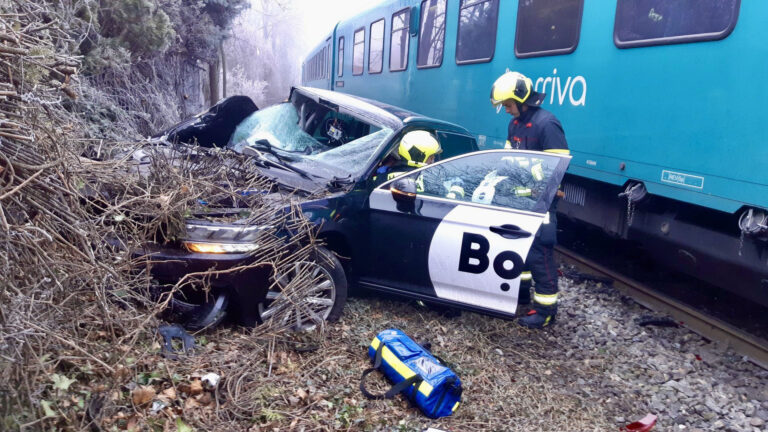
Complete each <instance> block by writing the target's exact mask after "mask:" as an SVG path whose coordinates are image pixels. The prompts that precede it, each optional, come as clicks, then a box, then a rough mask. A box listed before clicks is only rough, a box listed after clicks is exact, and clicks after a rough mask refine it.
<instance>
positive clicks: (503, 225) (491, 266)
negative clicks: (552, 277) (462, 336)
mask: <svg viewBox="0 0 768 432" xmlns="http://www.w3.org/2000/svg"><path fill="white" fill-rule="evenodd" d="M543 220H544V215H540V214H535V213H528V212H512V211H504V210H496V209H493V208H487V207H481V206H471V205H458V206H456V207H455V208H454V209H453V210H451V211H450V212H449V213H448V214H447V215H446V216H445V217H444V218H443V221H442V222H441V223H440V225H439V226H438V227H437V230H436V231H435V234H434V236H433V237H432V242H431V244H430V247H429V275H430V278H431V280H432V284H433V286H434V289H435V293H436V295H437V297H439V298H442V299H446V300H453V301H457V302H461V303H466V304H469V305H474V306H478V307H483V308H488V309H493V310H498V311H502V312H506V313H510V314H511V313H514V312H515V308H516V306H517V297H518V290H519V288H520V274H521V273H522V271H523V266H524V263H525V258H526V256H527V255H528V251H529V249H530V248H531V244H532V243H533V239H534V237H535V235H536V231H538V229H539V226H540V225H541V224H542V222H543Z"/></svg>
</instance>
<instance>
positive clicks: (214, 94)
mask: <svg viewBox="0 0 768 432" xmlns="http://www.w3.org/2000/svg"><path fill="white" fill-rule="evenodd" d="M220 76H221V61H219V58H218V56H217V58H216V60H214V61H212V62H210V63H208V86H209V88H210V90H211V93H210V94H211V106H213V105H215V104H216V102H218V101H219V99H221V80H220V79H219V77H220Z"/></svg>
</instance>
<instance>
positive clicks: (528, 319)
mask: <svg viewBox="0 0 768 432" xmlns="http://www.w3.org/2000/svg"><path fill="white" fill-rule="evenodd" d="M517 322H518V323H520V325H521V326H523V327H528V328H530V329H540V328H544V327H546V326H548V325H550V324H552V323H554V322H555V315H554V314H551V315H548V314H545V313H543V312H539V311H537V310H536V309H533V310H531V311H530V312H528V315H527V316H525V317H523V318H520V319H519V320H518V321H517Z"/></svg>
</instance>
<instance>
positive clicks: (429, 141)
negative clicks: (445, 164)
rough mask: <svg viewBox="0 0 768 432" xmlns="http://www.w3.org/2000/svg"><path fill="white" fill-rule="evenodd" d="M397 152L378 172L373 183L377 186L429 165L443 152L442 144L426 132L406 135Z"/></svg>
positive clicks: (388, 158) (388, 157)
mask: <svg viewBox="0 0 768 432" xmlns="http://www.w3.org/2000/svg"><path fill="white" fill-rule="evenodd" d="M396 150H397V151H396V152H395V153H394V154H392V155H390V156H387V158H386V159H385V160H384V162H382V164H381V166H380V167H379V168H378V169H377V170H376V174H375V176H374V178H373V181H374V183H375V184H376V185H379V184H381V183H384V182H385V181H387V180H391V179H393V178H395V177H399V176H401V175H403V174H406V173H407V172H409V171H411V170H413V169H415V168H421V167H423V166H426V165H429V164H431V163H432V162H434V161H435V157H436V156H437V155H439V154H440V153H441V152H442V148H441V147H440V143H439V142H438V141H437V139H436V138H435V137H434V135H432V133H430V132H428V131H425V130H416V131H411V132H408V133H406V134H405V135H404V136H403V138H402V139H401V140H400V144H398V146H397V149H396Z"/></svg>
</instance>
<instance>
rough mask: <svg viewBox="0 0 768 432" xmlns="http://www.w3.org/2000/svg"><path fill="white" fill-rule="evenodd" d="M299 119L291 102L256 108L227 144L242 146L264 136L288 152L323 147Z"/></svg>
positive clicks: (314, 149) (306, 150)
mask: <svg viewBox="0 0 768 432" xmlns="http://www.w3.org/2000/svg"><path fill="white" fill-rule="evenodd" d="M298 122H299V115H298V112H297V111H296V108H295V107H294V106H293V105H292V104H291V103H287V102H286V103H281V104H279V105H273V106H271V107H268V108H264V109H262V110H260V111H256V112H255V113H253V114H251V115H250V116H249V117H248V118H246V119H245V120H243V121H242V122H240V124H239V125H237V128H235V132H234V134H232V138H231V139H230V144H231V145H234V146H239V147H238V148H241V147H242V146H243V145H253V144H255V143H256V142H257V141H259V140H263V139H266V140H267V141H269V143H270V145H272V146H273V147H276V148H278V149H281V150H286V151H291V152H314V151H320V150H322V146H321V144H320V143H319V142H318V141H317V140H316V139H314V138H312V136H311V135H310V134H308V133H306V132H305V131H303V130H302V129H301V128H300V127H299V126H298ZM236 150H237V148H236Z"/></svg>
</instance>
